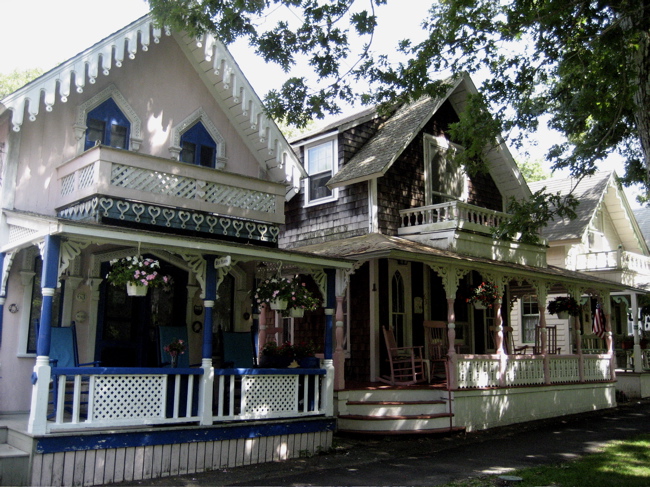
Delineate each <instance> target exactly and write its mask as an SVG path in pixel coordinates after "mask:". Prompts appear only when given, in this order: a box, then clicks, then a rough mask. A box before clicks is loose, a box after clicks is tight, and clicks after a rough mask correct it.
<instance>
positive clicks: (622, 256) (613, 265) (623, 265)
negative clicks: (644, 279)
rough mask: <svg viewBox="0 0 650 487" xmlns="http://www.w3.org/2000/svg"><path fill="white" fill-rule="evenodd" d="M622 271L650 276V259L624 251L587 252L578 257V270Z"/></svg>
mask: <svg viewBox="0 0 650 487" xmlns="http://www.w3.org/2000/svg"><path fill="white" fill-rule="evenodd" d="M604 269H620V270H629V271H634V272H637V273H639V274H650V257H648V256H647V255H642V254H636V253H634V252H627V251H625V250H622V249H617V250H604V251H602V252H587V253H584V254H578V255H577V256H576V270H579V271H594V270H604Z"/></svg>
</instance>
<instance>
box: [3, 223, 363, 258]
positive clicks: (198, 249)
mask: <svg viewBox="0 0 650 487" xmlns="http://www.w3.org/2000/svg"><path fill="white" fill-rule="evenodd" d="M4 213H5V214H6V215H7V218H8V219H10V220H12V221H14V222H15V223H16V224H17V223H18V222H20V223H21V224H22V226H24V228H28V229H33V232H31V233H29V234H28V235H27V237H26V238H22V239H20V240H17V241H10V243H9V244H7V245H5V246H3V247H2V248H1V249H0V251H2V252H11V251H15V250H19V249H21V248H24V247H28V246H30V245H34V244H36V243H38V242H40V241H42V240H43V238H44V236H45V235H48V234H49V235H60V236H62V237H67V238H69V239H71V240H74V241H78V242H87V243H93V244H114V245H124V246H129V247H133V246H135V245H141V246H143V247H146V248H147V249H149V250H154V249H159V250H166V251H168V252H173V253H178V254H184V255H204V254H216V255H224V256H225V255H230V256H231V258H232V259H233V260H236V261H239V262H248V261H266V262H283V263H290V264H293V265H296V266H300V267H329V268H337V269H350V268H352V267H353V265H354V261H353V260H350V259H347V258H336V257H329V256H325V255H322V256H321V255H316V254H311V253H307V252H303V251H301V250H298V251H295V250H282V249H276V248H269V247H263V246H258V245H252V244H238V243H231V242H225V241H220V240H215V239H208V238H200V237H187V236H183V235H170V234H161V233H159V232H154V231H147V230H139V229H138V230H134V229H129V228H124V227H117V226H111V225H106V224H101V225H100V224H96V223H87V222H76V221H70V220H67V219H60V218H53V217H48V216H43V215H35V214H33V213H27V212H19V211H9V210H4Z"/></svg>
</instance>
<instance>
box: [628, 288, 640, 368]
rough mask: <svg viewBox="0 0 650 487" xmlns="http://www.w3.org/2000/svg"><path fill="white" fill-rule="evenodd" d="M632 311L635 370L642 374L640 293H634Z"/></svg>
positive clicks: (631, 304)
mask: <svg viewBox="0 0 650 487" xmlns="http://www.w3.org/2000/svg"><path fill="white" fill-rule="evenodd" d="M630 307H631V308H632V309H631V312H632V322H633V324H634V326H633V327H632V330H633V331H634V372H636V373H637V374H640V373H641V372H643V356H642V355H641V354H642V351H641V330H640V327H639V302H638V295H637V294H636V293H632V303H630Z"/></svg>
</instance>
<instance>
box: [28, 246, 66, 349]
mask: <svg viewBox="0 0 650 487" xmlns="http://www.w3.org/2000/svg"><path fill="white" fill-rule="evenodd" d="M42 272H43V260H42V259H41V258H40V257H36V259H35V260H34V280H33V285H32V292H31V295H32V296H31V298H32V299H31V306H30V310H29V331H28V332H27V347H26V349H25V353H36V342H37V340H38V330H37V323H38V320H40V317H41V305H42V303H43V292H42V289H41V274H42ZM63 285H64V282H62V283H61V286H62V287H60V288H57V289H56V291H55V293H54V297H53V299H52V323H51V326H61V311H62V308H63V306H62V305H61V303H62V297H63V292H62V289H63Z"/></svg>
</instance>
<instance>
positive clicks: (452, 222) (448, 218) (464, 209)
mask: <svg viewBox="0 0 650 487" xmlns="http://www.w3.org/2000/svg"><path fill="white" fill-rule="evenodd" d="M399 214H400V219H401V228H400V229H399V233H400V234H409V233H414V232H416V231H422V230H425V228H427V227H429V228H428V229H430V230H434V229H436V227H440V228H448V227H455V228H461V227H463V228H469V229H471V230H475V231H479V232H482V233H488V234H491V233H492V230H493V229H494V228H496V227H498V226H499V225H501V223H503V222H505V221H508V220H509V219H510V215H508V214H507V213H503V212H500V211H494V210H489V209H487V208H481V207H478V206H474V205H469V204H467V203H463V202H461V201H448V202H445V203H440V204H436V205H429V206H420V207H417V208H409V209H407V210H400V212H399ZM416 227H419V228H416ZM425 231H426V230H425Z"/></svg>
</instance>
